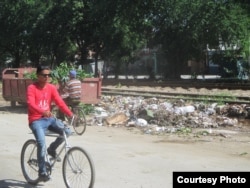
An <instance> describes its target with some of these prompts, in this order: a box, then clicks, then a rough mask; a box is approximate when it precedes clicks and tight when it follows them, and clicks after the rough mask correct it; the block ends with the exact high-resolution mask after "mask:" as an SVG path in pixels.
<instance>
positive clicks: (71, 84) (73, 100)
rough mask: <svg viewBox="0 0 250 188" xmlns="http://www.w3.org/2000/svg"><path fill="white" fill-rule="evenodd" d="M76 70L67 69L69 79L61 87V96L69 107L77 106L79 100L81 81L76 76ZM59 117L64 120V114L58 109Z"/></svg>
mask: <svg viewBox="0 0 250 188" xmlns="http://www.w3.org/2000/svg"><path fill="white" fill-rule="evenodd" d="M76 75H77V73H76V71H75V70H71V71H69V81H68V82H66V84H65V86H64V88H63V89H62V94H61V96H62V98H63V100H64V102H65V103H66V104H67V105H68V106H71V107H74V106H77V105H78V104H79V103H80V102H81V92H82V88H81V85H82V84H81V81H80V80H78V79H77V78H76ZM59 117H60V119H63V120H64V114H63V113H62V112H60V111H59Z"/></svg>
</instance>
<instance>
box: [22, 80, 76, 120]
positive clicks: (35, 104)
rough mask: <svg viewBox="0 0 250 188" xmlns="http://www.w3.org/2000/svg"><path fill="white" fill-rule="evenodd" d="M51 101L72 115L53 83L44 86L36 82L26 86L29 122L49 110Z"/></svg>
mask: <svg viewBox="0 0 250 188" xmlns="http://www.w3.org/2000/svg"><path fill="white" fill-rule="evenodd" d="M53 101H54V102H55V104H56V105H57V106H58V107H59V108H60V110H61V111H62V112H64V113H65V114H66V115H68V116H72V115H73V114H72V112H71V111H70V109H69V108H68V106H67V105H66V104H65V103H64V101H63V100H62V98H61V97H60V95H59V93H58V91H57V89H56V87H55V86H54V85H53V84H49V83H47V84H46V85H45V86H44V88H41V87H39V85H38V83H37V82H36V83H33V84H31V85H29V86H28V88H27V104H28V120H29V124H30V123H32V122H33V121H35V120H38V119H40V118H41V117H42V116H43V112H45V111H51V103H52V102H53Z"/></svg>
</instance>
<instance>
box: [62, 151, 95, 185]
mask: <svg viewBox="0 0 250 188" xmlns="http://www.w3.org/2000/svg"><path fill="white" fill-rule="evenodd" d="M62 167H63V169H62V170H63V179H64V182H65V185H66V187H68V188H69V187H74V188H78V187H79V188H92V187H93V186H94V181H95V169H94V165H93V162H92V159H91V158H90V156H89V155H88V153H87V152H86V151H85V150H84V149H83V148H81V147H72V148H70V149H69V150H68V151H67V153H66V154H65V157H64V159H63V166H62Z"/></svg>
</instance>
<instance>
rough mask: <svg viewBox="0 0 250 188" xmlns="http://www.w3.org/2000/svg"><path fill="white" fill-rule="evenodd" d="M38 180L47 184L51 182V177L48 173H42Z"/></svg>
mask: <svg viewBox="0 0 250 188" xmlns="http://www.w3.org/2000/svg"><path fill="white" fill-rule="evenodd" d="M38 180H39V181H43V182H46V181H49V180H50V176H49V175H48V174H47V173H41V174H39V177H38Z"/></svg>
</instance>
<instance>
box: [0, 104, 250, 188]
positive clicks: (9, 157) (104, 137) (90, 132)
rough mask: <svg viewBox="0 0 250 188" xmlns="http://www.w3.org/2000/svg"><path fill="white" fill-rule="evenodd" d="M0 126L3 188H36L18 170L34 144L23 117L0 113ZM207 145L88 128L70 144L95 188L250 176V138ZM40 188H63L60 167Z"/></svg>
mask: <svg viewBox="0 0 250 188" xmlns="http://www.w3.org/2000/svg"><path fill="white" fill-rule="evenodd" d="M8 110H10V109H9V108H8ZM0 125H1V131H2V135H1V141H0V142H1V143H0V150H1V152H0V166H1V170H0V188H29V187H32V186H30V185H28V184H27V183H26V182H25V180H24V178H23V176H22V173H21V168H20V152H21V148H22V145H23V143H24V142H25V140H27V139H28V138H33V135H32V134H29V133H30V130H29V129H28V127H27V126H28V125H27V115H26V114H25V111H22V110H19V111H13V110H12V111H11V112H6V109H5V108H3V107H1V108H0ZM50 139H52V138H48V141H51V140H50ZM209 139H211V140H209ZM209 139H207V138H206V140H205V138H204V140H203V138H200V141H199V142H194V141H193V140H189V139H187V138H185V139H183V138H180V137H176V136H172V135H168V136H164V137H158V136H150V135H141V134H140V133H139V132H137V131H135V130H131V131H130V130H126V129H125V128H115V127H98V126H92V127H91V126H89V127H87V130H86V133H85V134H84V135H82V136H72V137H71V138H70V141H71V144H72V145H78V146H82V147H84V148H85V149H86V150H87V151H88V152H89V153H90V154H91V156H92V158H93V161H94V164H95V169H96V182H95V188H117V187H119V188H170V187H172V172H173V171H249V167H250V156H249V154H248V153H249V152H250V151H249V150H250V147H249V146H250V143H249V141H250V138H249V137H246V138H244V140H241V141H236V140H235V137H234V135H233V134H232V135H231V137H228V138H222V137H221V138H209ZM247 152H248V153H247ZM242 153H245V155H241V154H242ZM37 187H46V188H50V187H51V188H54V187H60V188H61V187H65V186H64V183H63V177H62V170H61V163H58V164H57V165H56V167H55V169H54V171H53V174H52V180H51V181H49V182H47V183H41V184H39V185H38V186H37Z"/></svg>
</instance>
